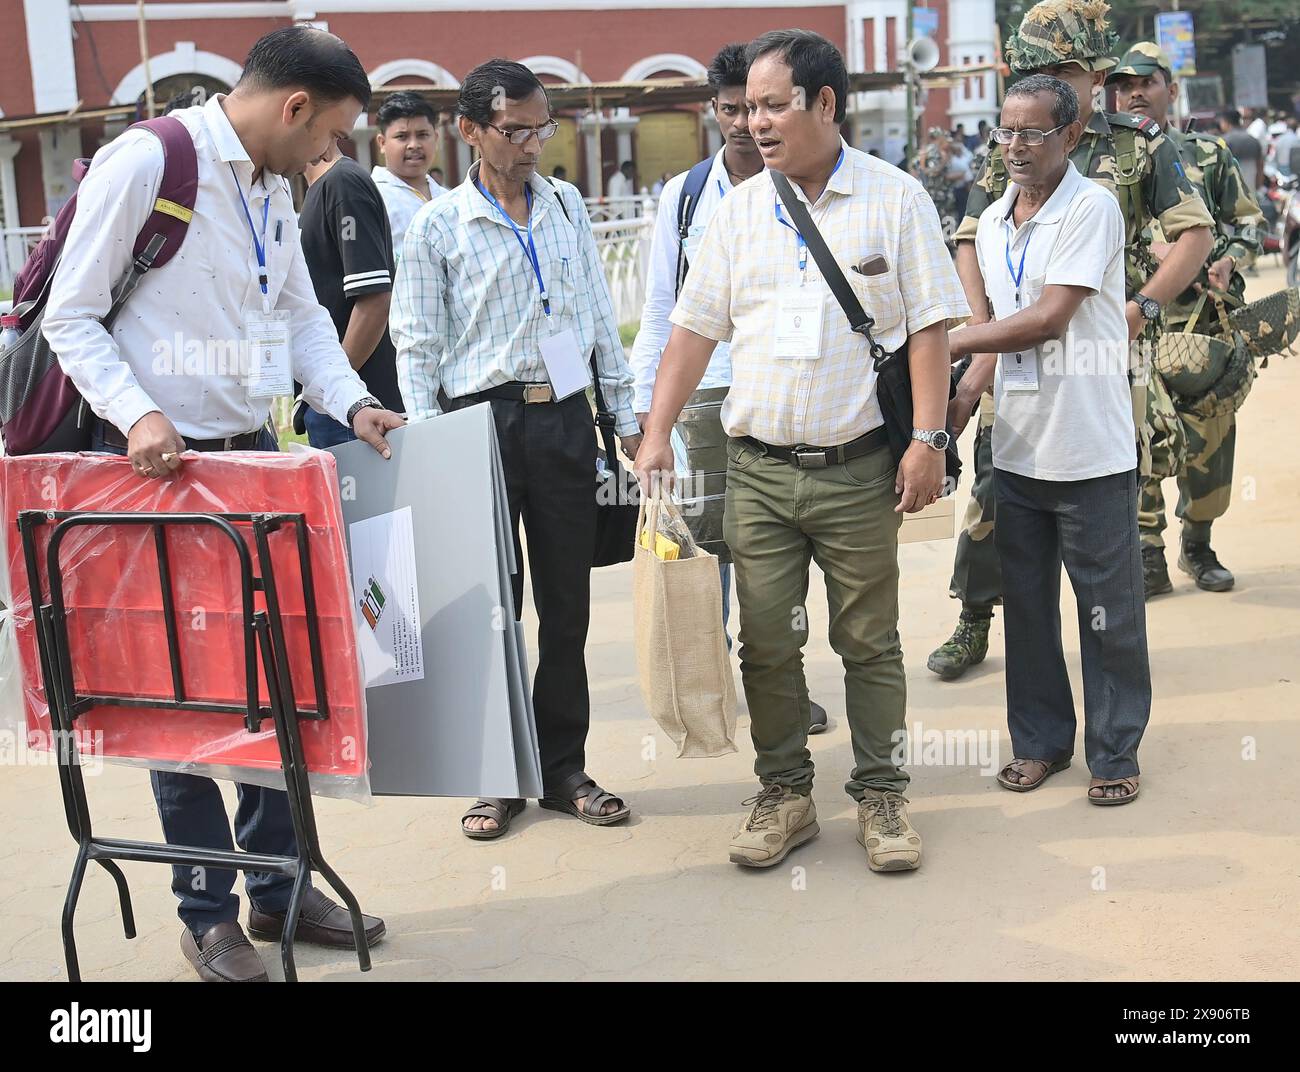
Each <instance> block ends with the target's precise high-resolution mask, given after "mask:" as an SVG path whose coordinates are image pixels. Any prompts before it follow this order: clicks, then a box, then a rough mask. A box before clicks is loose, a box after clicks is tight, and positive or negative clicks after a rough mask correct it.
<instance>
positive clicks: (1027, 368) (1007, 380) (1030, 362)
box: [1002, 350, 1038, 391]
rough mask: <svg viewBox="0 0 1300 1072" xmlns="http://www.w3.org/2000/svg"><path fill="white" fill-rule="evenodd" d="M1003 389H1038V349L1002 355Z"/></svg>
mask: <svg viewBox="0 0 1300 1072" xmlns="http://www.w3.org/2000/svg"><path fill="white" fill-rule="evenodd" d="M1002 390H1004V391H1037V390H1038V351H1037V350H1027V351H1025V352H1023V353H1018V354H1003V355H1002Z"/></svg>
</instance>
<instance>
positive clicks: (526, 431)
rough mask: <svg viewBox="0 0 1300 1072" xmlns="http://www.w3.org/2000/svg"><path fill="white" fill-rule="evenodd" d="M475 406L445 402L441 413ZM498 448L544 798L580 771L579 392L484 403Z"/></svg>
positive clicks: (592, 485)
mask: <svg viewBox="0 0 1300 1072" xmlns="http://www.w3.org/2000/svg"><path fill="white" fill-rule="evenodd" d="M474 404H476V400H475V399H474V398H472V397H467V398H453V399H449V400H448V408H449V409H453V410H456V409H464V408H465V407H466V406H471V405H474ZM487 404H488V405H490V406H491V407H492V417H493V420H494V422H495V424H496V430H497V441H498V442H499V444H500V447H501V463H502V469H503V470H504V473H505V483H506V495H507V498H508V500H509V504H510V529H511V532H512V533H513V534H514V541H515V560H516V562H517V563H518V565H519V570H518V572H517V573H515V574H513V575H512V576H511V578H510V580H511V587H512V589H513V591H512V593H511V594H512V596H513V597H514V604H515V619H516V620H518V619H519V618H520V617H521V615H522V613H523V604H524V572H523V571H524V556H523V549H522V547H521V546H520V539H519V526H520V522H522V523H523V528H524V532H525V534H526V535H527V537H528V568H529V571H530V572H531V575H532V585H533V603H534V605H535V606H536V607H537V618H538V629H537V673H536V675H535V676H534V678H533V713H534V715H535V717H536V719H537V738H538V746H539V749H540V751H541V759H542V783H543V786H544V787H545V789H546V792H547V793H548V795H549V794H550V793H552V792H553V791H554V790H555V789H556V788H558V786H559V784H560V783H561V782H562V781H563V780H564V779H565V778H567V777H569V776H570V775H572V774H577V773H578V772H579V771H581V770H583V768H584V767H585V765H586V745H587V729H588V726H589V724H590V721H591V699H590V696H589V694H588V690H587V662H586V646H587V626H588V623H589V621H590V618H591V562H592V557H593V555H594V554H595V546H596V435H595V432H594V431H593V425H592V413H591V406H590V404H589V403H588V402H587V396H586V394H585V393H579V394H576V395H572V396H570V397H569V398H567V399H565V400H564V401H563V402H540V403H533V404H528V403H524V402H510V401H502V400H500V399H493V400H492V401H490V402H488V403H487Z"/></svg>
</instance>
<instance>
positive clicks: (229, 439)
mask: <svg viewBox="0 0 1300 1072" xmlns="http://www.w3.org/2000/svg"><path fill="white" fill-rule="evenodd" d="M99 430H100V433H101V435H102V436H103V438H104V443H105V444H106V445H107V446H110V447H117V448H118V449H119V450H126V449H127V444H126V436H124V435H123V434H122V433H121V431H119V430H118V427H117V425H115V424H109V423H108V421H100V422H99ZM263 430H264V429H262V428H259V429H258V430H257V431H256V432H240V433H239V434H238V435H232V436H226V438H225V439H191V438H190V437H189V436H181V438H182V439H183V440H185V449H186V450H198V451H205V452H207V451H217V450H253V449H255V448H256V447H257V443H258V440H259V439H260V438H261V436H262V432H263Z"/></svg>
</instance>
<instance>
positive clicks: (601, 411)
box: [546, 176, 618, 472]
mask: <svg viewBox="0 0 1300 1072" xmlns="http://www.w3.org/2000/svg"><path fill="white" fill-rule="evenodd" d="M546 181H547V182H549V183H550V184H551V189H553V190H554V191H555V200H557V201H558V202H559V203H560V211H561V212H563V213H564V218H565V219H566V220H568V221H569V223H573V217H572V216H570V215H569V209H568V206H567V205H565V203H564V194H562V193H561V192H560V188H559V187H558V186H556V185H555V180H554V179H552V178H550V177H549V176H548V177H547V179H546ZM590 360H591V386H592V389H593V392H594V394H595V396H596V427H597V428H599V429H600V438H601V441H602V442H603V443H604V445H605V457H606V458H607V459H608V460H607V461H606V466H607V468H608V469H609V470H610V471H611V472H614V471H615V470H617V468H618V455H617V454H616V453H615V451H614V414H613V413H611V412H610V411H609V410H608V409H607V408H606V406H605V395H604V393H603V392H602V391H601V389H600V370H599V369H598V368H597V367H596V350H595V347H592V351H591V358H590Z"/></svg>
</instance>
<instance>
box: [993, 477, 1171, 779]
mask: <svg viewBox="0 0 1300 1072" xmlns="http://www.w3.org/2000/svg"><path fill="white" fill-rule="evenodd" d="M994 489H995V491H996V494H997V516H998V523H997V527H996V528H995V529H994V539H995V541H996V543H997V549H998V555H999V557H1000V558H1001V560H1002V601H1003V606H1004V608H1005V611H1004V616H1003V617H1004V621H1003V628H1004V629H1005V630H1006V646H1007V672H1006V676H1007V728H1008V729H1009V730H1010V733H1011V744H1012V747H1013V748H1014V750H1015V754H1016V756H1017V757H1019V758H1021V759H1042V760H1047V761H1055V760H1061V759H1068V758H1069V757H1070V756H1071V755H1072V754H1073V752H1074V733H1075V715H1074V697H1073V695H1072V694H1071V691H1070V678H1069V675H1068V674H1067V673H1066V669H1065V655H1064V652H1063V650H1062V647H1061V565H1062V563H1064V565H1065V571H1066V573H1068V574H1069V577H1070V584H1071V585H1072V586H1073V587H1074V595H1075V600H1076V603H1077V606H1078V618H1079V649H1080V655H1081V658H1082V662H1083V710H1084V728H1083V743H1084V751H1085V753H1086V755H1087V758H1088V769H1089V770H1090V771H1091V772H1092V775H1093V777H1094V778H1106V779H1111V778H1128V777H1132V776H1133V775H1135V774H1137V773H1138V761H1137V750H1138V744H1139V742H1140V741H1141V740H1142V734H1143V732H1144V731H1145V730H1146V727H1147V719H1148V717H1149V716H1150V714H1151V668H1150V665H1149V663H1148V660H1147V632H1146V603H1145V600H1144V596H1143V589H1142V555H1141V551H1140V550H1139V547H1138V531H1137V493H1138V481H1137V474H1136V473H1135V472H1134V471H1133V470H1129V471H1128V472H1126V473H1115V474H1112V475H1111V476H1101V477H1095V478H1093V479H1091V480H1067V481H1053V480H1035V479H1033V478H1031V477H1024V476H1019V475H1017V474H1015V473H1009V472H1006V471H1005V470H1003V469H996V470H994Z"/></svg>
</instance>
